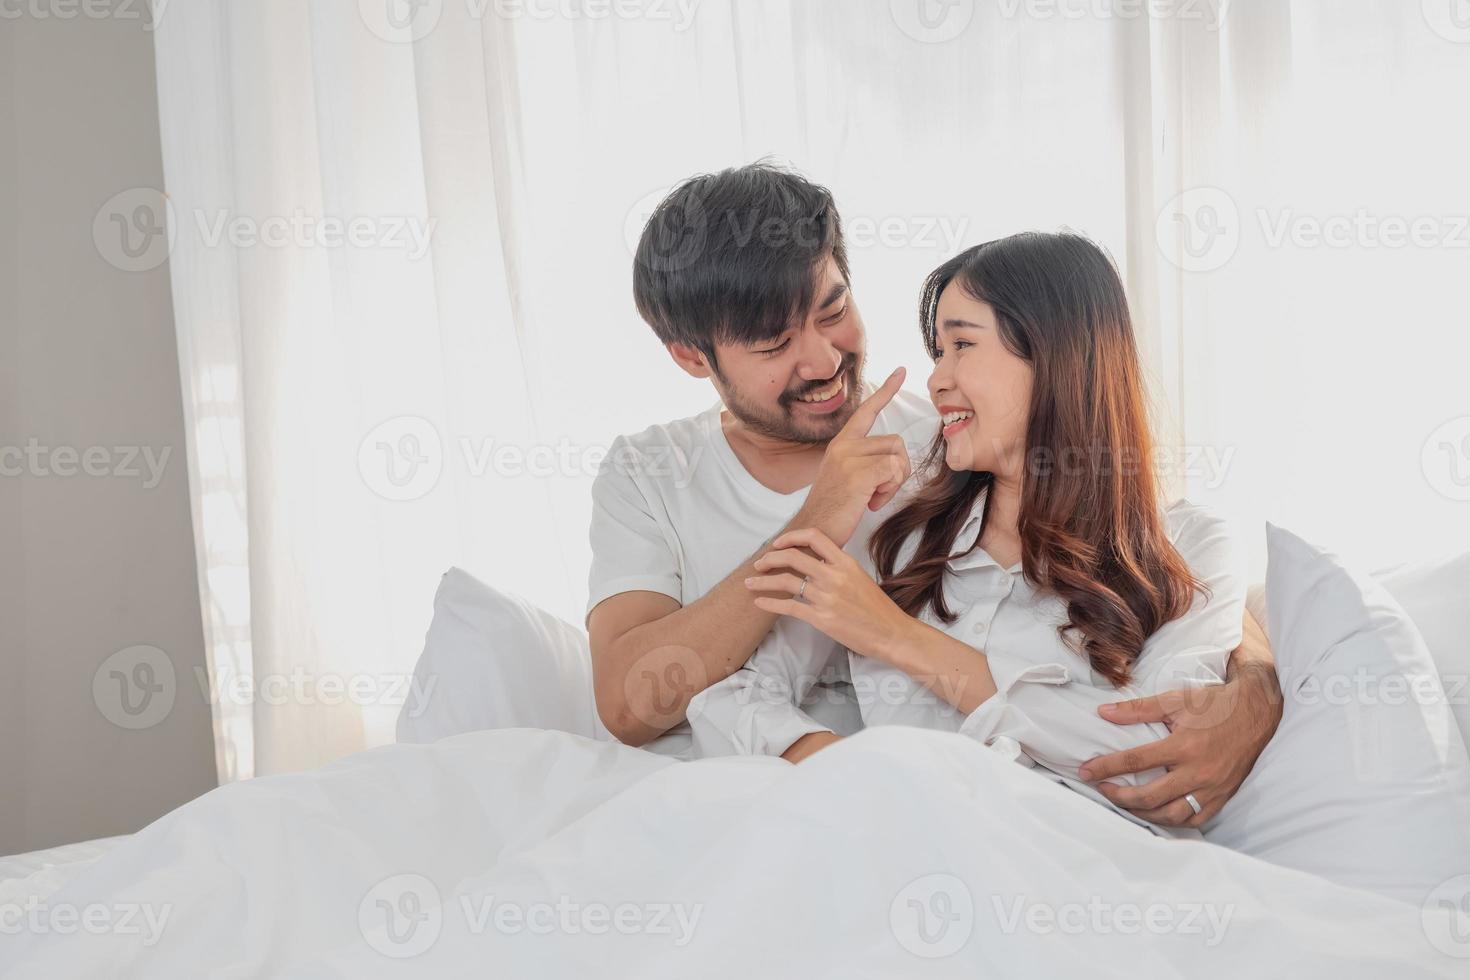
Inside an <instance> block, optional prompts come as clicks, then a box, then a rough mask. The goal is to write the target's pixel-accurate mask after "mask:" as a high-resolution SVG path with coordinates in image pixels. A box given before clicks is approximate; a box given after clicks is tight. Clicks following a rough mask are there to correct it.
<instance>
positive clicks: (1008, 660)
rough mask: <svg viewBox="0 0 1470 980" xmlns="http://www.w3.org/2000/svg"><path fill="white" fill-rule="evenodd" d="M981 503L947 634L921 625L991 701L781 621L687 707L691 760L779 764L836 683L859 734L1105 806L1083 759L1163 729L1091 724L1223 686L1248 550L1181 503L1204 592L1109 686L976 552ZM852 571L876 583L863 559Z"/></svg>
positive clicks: (1049, 604)
mask: <svg viewBox="0 0 1470 980" xmlns="http://www.w3.org/2000/svg"><path fill="white" fill-rule="evenodd" d="M984 505H985V495H984V494H983V493H982V494H981V496H980V498H979V500H978V501H977V502H976V504H975V507H974V510H973V511H972V512H971V515H970V517H969V519H968V521H967V522H966V523H965V525H964V527H963V528H962V529H961V531H960V533H959V535H958V536H957V538H956V540H955V546H954V549H953V554H954V555H955V557H954V558H952V559H951V561H950V563H949V572H950V574H948V575H946V576H945V580H944V594H945V599H946V602H947V604H948V606H949V608H950V610H951V611H952V612H957V613H958V616H957V617H956V619H955V620H954V622H952V623H948V624H946V623H942V622H940V621H939V619H938V617H936V616H935V615H934V614H933V611H932V610H927V609H926V610H925V611H924V613H923V614H922V615H921V616H920V617H919V618H920V619H921V620H923V621H924V622H926V623H928V624H930V625H931V626H934V627H936V628H938V629H940V630H943V631H944V632H945V633H947V634H948V635H950V636H952V637H954V638H955V639H958V640H961V641H962V642H964V643H967V644H969V645H970V646H973V647H975V648H976V650H977V651H979V652H981V653H983V654H984V655H985V656H986V658H987V661H988V666H989V668H990V673H991V675H992V677H993V678H994V680H995V686H996V691H997V693H996V694H995V695H993V696H992V697H990V698H989V699H987V700H986V701H985V702H984V703H983V704H981V705H980V706H979V707H978V708H976V709H975V710H974V711H973V712H971V713H970V714H969V715H965V714H963V713H962V712H960V711H958V710H956V709H955V708H954V707H952V706H951V705H950V704H949V703H948V702H947V701H946V700H944V699H943V698H941V697H940V696H939V695H938V694H936V693H934V692H933V691H931V690H929V688H927V687H925V686H924V685H923V684H922V683H920V682H919V681H917V680H915V679H913V678H912V677H910V676H909V675H908V674H906V673H904V672H903V671H901V670H899V669H897V668H895V667H891V666H889V665H887V664H884V663H882V662H880V661H877V660H873V659H870V658H868V657H864V656H860V655H858V654H855V653H852V652H851V651H848V650H845V649H843V648H842V647H840V646H839V645H838V644H836V643H835V642H834V641H832V640H831V639H829V638H828V637H826V636H824V635H823V634H821V633H819V632H817V631H816V630H815V629H813V628H812V627H810V626H808V625H807V624H805V623H803V622H800V621H799V620H794V619H790V618H783V619H781V620H778V621H777V625H776V628H775V629H773V630H772V631H771V633H770V634H769V635H768V636H767V637H766V639H765V641H763V642H762V644H761V646H760V648H759V649H758V650H757V651H756V653H755V654H754V655H753V656H752V657H751V658H750V660H749V661H748V662H747V663H746V665H745V666H744V667H743V668H741V669H740V670H738V671H736V672H735V673H734V674H732V675H731V676H730V677H728V678H726V679H725V680H723V681H721V682H719V683H717V684H715V685H713V686H712V687H710V688H708V689H707V690H705V691H703V692H701V693H700V694H699V695H697V696H696V697H695V698H694V700H693V701H692V702H691V703H690V705H689V722H690V725H691V727H692V729H693V732H694V750H695V754H696V755H700V756H708V755H732V754H734V755H780V754H781V753H783V752H785V751H786V750H787V749H788V748H790V747H791V745H792V744H793V743H795V742H796V740H797V739H799V738H801V737H802V736H803V735H806V734H809V733H811V732H820V731H829V730H830V729H829V728H828V727H827V726H825V725H821V724H818V723H816V722H814V721H813V720H812V719H811V717H810V716H809V715H808V714H807V713H806V712H805V711H803V710H802V708H801V707H800V705H802V704H803V703H806V704H807V705H808V706H810V701H809V699H810V698H811V697H812V696H813V695H814V692H822V691H831V690H833V689H834V688H833V687H832V683H831V682H832V681H833V679H834V678H837V679H838V681H839V685H838V688H836V689H840V680H841V679H843V677H844V675H845V677H846V678H847V679H850V682H851V684H852V686H853V694H854V695H855V698H856V701H857V704H858V707H859V709H860V711H861V715H862V724H863V725H864V726H871V725H914V726H917V727H920V728H934V729H939V730H942V731H954V732H959V733H961V734H963V735H967V736H970V737H973V738H976V739H979V740H980V741H982V742H984V743H985V744H986V745H988V746H990V747H991V748H993V749H995V750H996V751H999V752H1003V753H1005V754H1006V755H1008V756H1010V757H1011V758H1013V759H1015V760H1016V761H1017V762H1019V763H1021V764H1023V765H1035V766H1040V767H1042V768H1044V769H1045V770H1047V771H1049V772H1050V773H1052V774H1053V775H1054V777H1055V778H1057V779H1058V780H1059V781H1061V782H1063V783H1064V784H1066V785H1068V786H1070V787H1071V788H1073V789H1075V790H1077V791H1078V792H1081V793H1083V794H1084V795H1086V796H1088V797H1090V798H1092V799H1095V800H1097V801H1099V802H1101V803H1103V804H1104V805H1106V806H1110V807H1111V806H1112V804H1111V803H1109V802H1108V801H1107V799H1106V797H1104V796H1102V794H1100V793H1098V792H1097V790H1096V789H1094V788H1093V787H1092V786H1090V785H1088V784H1086V783H1084V782H1082V780H1081V779H1080V778H1078V775H1077V770H1078V769H1079V768H1080V767H1081V765H1082V764H1083V763H1084V762H1086V761H1087V760H1088V759H1092V758H1095V757H1096V756H1099V755H1103V754H1106V753H1109V752H1116V751H1119V750H1122V749H1127V748H1133V747H1136V746H1140V745H1144V744H1147V743H1149V742H1153V741H1156V740H1157V739H1160V738H1163V737H1164V736H1166V735H1167V734H1168V730H1167V728H1166V727H1165V726H1164V725H1162V724H1144V725H1115V724H1113V723H1112V722H1109V721H1106V720H1105V719H1103V718H1102V717H1100V716H1099V715H1098V713H1097V709H1098V707H1099V706H1100V705H1103V704H1108V703H1111V702H1115V701H1121V700H1125V699H1128V698H1133V697H1145V696H1149V695H1153V694H1158V693H1160V692H1163V691H1168V690H1176V689H1179V688H1184V687H1191V686H1199V685H1205V684H1218V683H1220V682H1221V681H1223V679H1224V677H1225V666H1226V661H1227V660H1228V659H1229V656H1230V652H1231V651H1232V650H1234V649H1235V648H1236V647H1237V646H1239V645H1240V641H1241V633H1242V623H1243V619H1244V615H1245V595H1246V584H1247V580H1246V570H1245V561H1244V553H1243V549H1241V548H1240V547H1239V544H1238V542H1237V540H1236V538H1235V536H1234V535H1233V534H1232V533H1231V532H1230V530H1229V528H1228V526H1227V525H1226V524H1225V522H1224V521H1222V520H1220V519H1218V518H1216V517H1213V516H1212V515H1210V514H1209V513H1207V512H1206V511H1204V510H1203V509H1202V508H1200V507H1197V506H1195V505H1193V504H1190V503H1189V502H1187V501H1180V502H1178V503H1176V504H1174V505H1173V506H1172V507H1169V508H1168V509H1167V510H1166V511H1165V512H1164V518H1165V522H1166V526H1167V528H1168V533H1169V536H1170V539H1171V540H1172V541H1173V543H1174V547H1175V548H1176V549H1178V551H1179V553H1180V554H1181V555H1182V556H1183V558H1184V560H1185V561H1186V562H1187V563H1188V564H1189V567H1190V569H1191V571H1193V573H1194V575H1195V576H1196V577H1197V578H1198V579H1199V580H1200V581H1201V582H1203V583H1204V584H1205V586H1206V587H1207V592H1206V594H1204V595H1196V596H1195V600H1194V603H1193V605H1192V606H1191V607H1190V609H1189V611H1188V612H1186V613H1185V614H1184V615H1183V616H1181V617H1180V618H1178V619H1175V620H1173V621H1171V622H1169V623H1166V624H1165V625H1164V626H1162V627H1160V628H1159V629H1158V630H1157V631H1155V632H1154V634H1153V635H1152V636H1150V637H1149V638H1148V640H1147V641H1146V642H1145V644H1144V647H1143V651H1142V652H1141V654H1140V656H1139V657H1138V659H1137V660H1136V661H1135V663H1134V668H1133V674H1132V678H1131V680H1130V682H1129V683H1128V684H1127V685H1126V686H1125V687H1123V688H1122V689H1117V688H1114V687H1113V686H1112V685H1111V684H1110V683H1108V681H1107V680H1106V679H1105V678H1103V677H1101V676H1100V675H1098V674H1097V673H1095V672H1094V671H1093V670H1092V667H1091V664H1090V663H1089V661H1088V659H1087V657H1086V656H1084V655H1083V654H1080V653H1078V652H1077V651H1076V650H1074V649H1073V648H1072V646H1070V645H1069V644H1068V643H1067V642H1066V641H1064V640H1063V639H1062V637H1061V635H1060V634H1059V632H1058V629H1057V627H1058V626H1060V625H1061V624H1063V623H1065V622H1066V619H1067V615H1066V604H1065V602H1063V601H1062V599H1060V598H1059V597H1058V596H1056V595H1055V594H1052V593H1049V592H1042V591H1038V590H1037V589H1036V588H1034V587H1033V586H1032V584H1031V583H1030V582H1029V581H1028V580H1027V579H1026V577H1025V576H1024V575H1023V574H1022V573H1021V566H1020V564H1016V565H1014V566H1012V567H1010V568H1002V567H1001V566H1000V564H999V563H997V562H996V561H995V559H994V558H992V557H991V556H990V555H989V553H987V552H986V551H985V549H984V548H981V547H975V542H976V539H977V538H978V536H979V534H980V518H981V513H982V510H983V508H984ZM916 548H917V534H916V535H915V536H914V537H913V538H911V539H910V540H909V541H907V542H905V544H904V547H903V549H902V550H901V552H900V554H899V558H898V567H900V568H902V567H903V566H904V565H905V564H906V563H907V562H908V560H909V559H910V558H911V557H912V554H913V551H914V550H915V549H916ZM859 560H860V561H861V562H862V564H863V565H864V567H865V568H867V569H868V571H869V573H870V574H871V573H872V572H873V567H872V564H871V561H870V560H869V559H868V556H867V555H866V554H864V555H861V556H859ZM818 680H822V681H823V682H824V685H823V686H822V687H818V686H817V681H818ZM838 734H850V732H839V733H838ZM1161 774H1162V770H1155V771H1153V772H1147V773H1138V774H1132V775H1128V776H1120V777H1114V780H1115V781H1122V782H1127V783H1131V784H1139V783H1144V782H1147V781H1149V780H1150V779H1152V778H1154V777H1155V776H1158V775H1161ZM1114 809H1116V808H1114ZM1119 812H1120V813H1123V815H1124V816H1127V817H1129V819H1134V820H1135V821H1136V818H1134V817H1133V816H1132V815H1131V814H1128V813H1126V811H1119ZM1136 822H1137V821H1136ZM1152 829H1155V830H1158V829H1159V828H1152ZM1171 833H1173V832H1171ZM1185 833H1186V834H1188V835H1191V836H1192V835H1194V832H1185Z"/></svg>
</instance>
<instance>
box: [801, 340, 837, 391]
mask: <svg viewBox="0 0 1470 980" xmlns="http://www.w3.org/2000/svg"><path fill="white" fill-rule="evenodd" d="M797 342H798V343H800V344H801V350H800V352H799V353H800V357H801V360H800V361H798V362H797V365H796V374H797V376H798V377H799V378H801V380H803V381H826V380H827V379H828V378H830V377H832V376H833V375H834V374H836V373H837V369H838V368H840V367H841V366H842V351H840V350H838V349H837V347H836V346H835V345H834V344H833V343H832V342H831V341H830V340H828V339H827V338H826V337H825V336H823V335H822V332H821V331H820V330H810V329H808V330H803V331H802V332H801V335H800V337H799V338H798V341H797Z"/></svg>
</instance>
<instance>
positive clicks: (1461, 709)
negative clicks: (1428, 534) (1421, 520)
mask: <svg viewBox="0 0 1470 980" xmlns="http://www.w3.org/2000/svg"><path fill="white" fill-rule="evenodd" d="M1375 578H1377V579H1378V581H1380V582H1382V583H1383V587H1384V588H1386V589H1388V591H1389V594H1390V595H1392V596H1393V597H1394V598H1395V599H1397V600H1398V601H1399V602H1400V603H1401V604H1402V605H1403V607H1404V611H1405V612H1407V613H1408V614H1409V616H1410V618H1412V619H1413V620H1414V625H1415V626H1417V627H1418V628H1419V632H1420V633H1421V634H1422V635H1423V636H1424V642H1425V643H1426V644H1427V645H1428V646H1429V652H1430V654H1431V655H1433V657H1434V662H1435V665H1436V666H1437V667H1438V668H1439V679H1440V682H1441V683H1442V684H1443V685H1444V689H1445V694H1447V695H1448V696H1449V702H1450V711H1451V712H1453V713H1454V716H1455V720H1456V721H1458V722H1459V724H1460V734H1461V735H1463V736H1464V738H1465V741H1466V742H1467V743H1470V552H1466V553H1465V554H1463V555H1459V556H1457V557H1455V558H1448V559H1445V560H1443V561H1436V562H1426V563H1424V564H1416V565H1408V566H1403V567H1400V568H1395V569H1391V570H1389V571H1386V572H1381V573H1379V574H1378V575H1376V576H1375Z"/></svg>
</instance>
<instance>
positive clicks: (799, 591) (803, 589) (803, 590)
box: [796, 578, 1199, 812]
mask: <svg viewBox="0 0 1470 980" xmlns="http://www.w3.org/2000/svg"><path fill="white" fill-rule="evenodd" d="M810 581H811V579H810V578H803V579H802V580H801V588H799V589H797V590H796V597H797V598H798V599H800V598H801V597H802V596H804V595H806V584H807V583H808V582H810ZM1195 812H1199V811H1195Z"/></svg>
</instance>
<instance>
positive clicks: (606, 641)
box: [587, 369, 910, 745]
mask: <svg viewBox="0 0 1470 980" xmlns="http://www.w3.org/2000/svg"><path fill="white" fill-rule="evenodd" d="M903 378H904V372H903V370H902V369H899V370H897V371H895V372H894V373H893V374H892V375H890V376H889V378H888V380H887V381H885V382H884V383H883V386H882V387H881V388H879V389H878V390H877V391H876V392H874V393H873V395H872V397H870V398H869V399H868V400H867V401H865V402H863V403H862V404H861V405H859V406H858V407H857V410H856V411H854V412H853V414H852V418H850V419H848V421H847V424H846V425H844V426H843V428H842V431H841V432H839V433H838V434H837V435H836V436H834V437H833V439H832V441H831V442H830V443H829V444H828V446H827V451H826V454H825V455H824V456H823V458H822V466H821V469H820V471H819V472H818V474H817V479H816V481H815V482H814V483H813V484H812V488H811V490H810V491H809V492H808V494H807V499H806V502H805V503H804V504H803V505H802V508H801V510H800V511H798V512H797V514H796V516H795V517H793V518H792V519H791V521H790V522H789V523H788V524H787V525H786V528H783V529H782V530H786V529H789V528H798V527H820V528H823V529H824V530H825V531H826V532H827V533H828V535H829V536H830V537H831V538H832V539H833V540H834V541H839V542H843V543H846V542H847V540H848V539H849V538H851V537H852V535H853V532H854V531H856V529H857V525H858V522H859V520H860V519H861V517H862V514H863V511H864V510H866V509H872V510H877V509H878V508H879V507H881V506H883V505H884V504H886V503H887V502H888V501H889V500H891V499H892V498H893V496H894V494H896V493H897V492H898V490H899V488H900V487H901V486H902V484H903V482H904V481H905V480H907V479H908V476H909V472H910V465H909V457H908V449H907V447H906V446H905V444H904V442H903V439H902V438H901V437H899V436H896V435H884V436H871V435H869V434H868V433H869V432H870V431H871V430H872V428H873V423H874V422H875V421H877V418H878V413H879V412H881V411H882V410H883V408H884V407H885V406H886V405H887V404H888V402H889V401H890V400H892V398H893V396H894V395H895V394H897V393H898V390H899V388H900V387H901V386H902V384H903ZM764 552H765V548H764V546H763V547H762V548H761V549H760V550H758V551H757V552H756V553H755V554H752V555H750V556H748V557H747V558H746V559H745V561H744V562H742V563H741V565H740V567H739V568H736V569H735V570H734V571H732V572H731V573H730V574H729V575H727V576H726V577H725V578H724V579H723V580H721V582H720V583H719V584H718V585H716V586H715V587H714V588H713V589H711V590H710V591H709V592H707V593H705V594H704V595H703V596H701V597H700V598H699V599H697V600H695V601H694V602H691V603H689V604H688V605H687V606H684V605H680V603H679V602H678V601H676V600H675V599H673V598H671V597H669V596H666V595H662V594H660V593H655V592H625V593H621V594H619V595H615V596H612V597H610V598H608V599H605V600H603V601H602V602H600V603H598V604H597V607H596V608H594V609H593V610H592V612H591V614H590V615H589V616H588V618H587V632H588V638H589V640H590V643H591V647H592V680H593V693H594V696H595V698H596V701H597V712H598V715H599V716H600V717H601V718H602V723H603V724H604V725H606V726H607V729H608V731H610V732H611V733H612V734H613V735H614V736H615V737H616V738H617V739H618V740H619V741H622V742H625V743H627V744H629V745H643V744H645V743H647V742H648V741H650V740H651V739H654V738H656V737H658V736H659V735H662V734H663V733H664V732H666V731H668V730H669V729H670V728H672V727H673V726H674V725H676V724H678V723H679V722H680V721H682V720H684V712H685V709H686V708H687V707H688V706H689V701H690V699H691V698H693V697H694V695H695V694H698V693H699V692H700V691H702V690H704V689H705V688H706V687H709V686H710V685H711V684H714V683H715V682H717V681H720V680H723V679H724V678H726V677H729V676H730V674H732V673H734V672H735V671H736V670H738V669H739V668H740V667H741V665H743V664H744V663H745V661H746V660H747V659H749V657H750V655H751V654H752V653H754V652H755V648H756V647H757V646H759V645H760V642H761V640H762V639H763V638H764V637H765V635H766V634H767V633H769V632H770V631H771V627H772V626H773V625H774V624H775V622H776V614H774V613H768V612H765V611H764V610H761V609H758V608H757V607H756V606H755V603H754V601H753V596H752V595H751V592H750V590H749V589H747V588H746V587H745V579H746V578H749V577H750V576H753V575H757V574H759V571H758V570H757V569H756V568H755V567H754V565H753V564H752V563H753V562H754V561H755V559H756V558H758V557H760V556H761V554H764Z"/></svg>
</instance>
